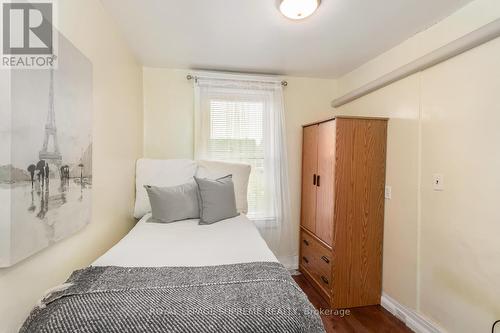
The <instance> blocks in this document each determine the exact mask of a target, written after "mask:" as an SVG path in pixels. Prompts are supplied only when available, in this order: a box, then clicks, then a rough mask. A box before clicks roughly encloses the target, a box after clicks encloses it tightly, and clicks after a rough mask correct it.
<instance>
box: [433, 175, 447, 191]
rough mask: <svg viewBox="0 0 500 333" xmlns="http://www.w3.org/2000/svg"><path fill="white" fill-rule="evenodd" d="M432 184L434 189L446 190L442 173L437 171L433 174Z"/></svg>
mask: <svg viewBox="0 0 500 333" xmlns="http://www.w3.org/2000/svg"><path fill="white" fill-rule="evenodd" d="M432 182H433V183H432V186H433V188H434V191H444V176H443V174H441V173H435V174H434V175H433V176H432Z"/></svg>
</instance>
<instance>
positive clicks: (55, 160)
mask: <svg viewBox="0 0 500 333" xmlns="http://www.w3.org/2000/svg"><path fill="white" fill-rule="evenodd" d="M51 138H52V150H49V143H50V139H51ZM38 156H39V158H40V160H44V161H46V162H47V163H51V164H54V165H56V166H57V167H58V169H59V167H60V166H61V164H62V156H61V153H60V151H59V143H58V141H57V127H56V113H55V110H54V70H53V69H51V70H50V83H49V109H48V113H47V123H46V124H45V135H44V139H43V146H42V150H40V153H39V155H38Z"/></svg>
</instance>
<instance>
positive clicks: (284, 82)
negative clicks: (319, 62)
mask: <svg viewBox="0 0 500 333" xmlns="http://www.w3.org/2000/svg"><path fill="white" fill-rule="evenodd" d="M202 77H204V76H197V75H192V74H188V75H186V79H187V80H188V81H190V80H193V79H194V80H195V81H196V80H198V78H202ZM214 79H220V80H232V79H231V78H229V77H227V78H224V77H214ZM249 81H255V82H259V80H257V79H256V80H249ZM262 81H263V82H273V81H271V80H262ZM280 83H281V85H282V86H283V87H286V86H288V81H285V80H282V81H281V82H280Z"/></svg>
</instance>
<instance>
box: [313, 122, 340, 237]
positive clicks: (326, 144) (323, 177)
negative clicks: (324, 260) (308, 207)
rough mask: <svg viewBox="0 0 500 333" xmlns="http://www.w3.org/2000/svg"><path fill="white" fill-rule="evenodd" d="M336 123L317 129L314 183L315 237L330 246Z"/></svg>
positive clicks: (326, 124) (323, 124)
mask: <svg viewBox="0 0 500 333" xmlns="http://www.w3.org/2000/svg"><path fill="white" fill-rule="evenodd" d="M335 125H336V121H335V120H331V121H328V122H325V123H321V124H320V125H319V128H318V179H317V181H316V186H317V197H316V232H315V233H316V236H318V237H319V238H320V239H321V240H322V241H324V242H325V243H326V244H328V245H330V246H332V238H333V237H332V234H333V212H334V201H335V200H334V187H335V136H336V128H335Z"/></svg>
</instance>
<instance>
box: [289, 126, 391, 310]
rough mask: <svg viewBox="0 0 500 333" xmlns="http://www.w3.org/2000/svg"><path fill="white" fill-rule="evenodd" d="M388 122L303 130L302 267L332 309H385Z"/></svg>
mask: <svg viewBox="0 0 500 333" xmlns="http://www.w3.org/2000/svg"><path fill="white" fill-rule="evenodd" d="M386 141H387V119H382V118H361V117H340V116H338V117H335V118H333V119H328V120H325V121H321V122H318V123H313V124H308V125H304V126H303V147H302V209H301V223H300V254H299V256H300V257H299V268H300V271H301V272H302V273H303V274H304V275H305V276H306V278H307V279H308V280H309V281H310V282H311V283H312V285H313V286H314V287H315V288H316V289H317V290H318V291H319V292H320V294H321V295H323V297H324V298H325V299H326V300H327V301H328V302H329V304H330V306H331V307H332V308H336V309H339V308H350V307H357V306H365V305H373V304H379V303H380V296H381V292H382V241H383V229H384V188H385V161H386Z"/></svg>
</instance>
